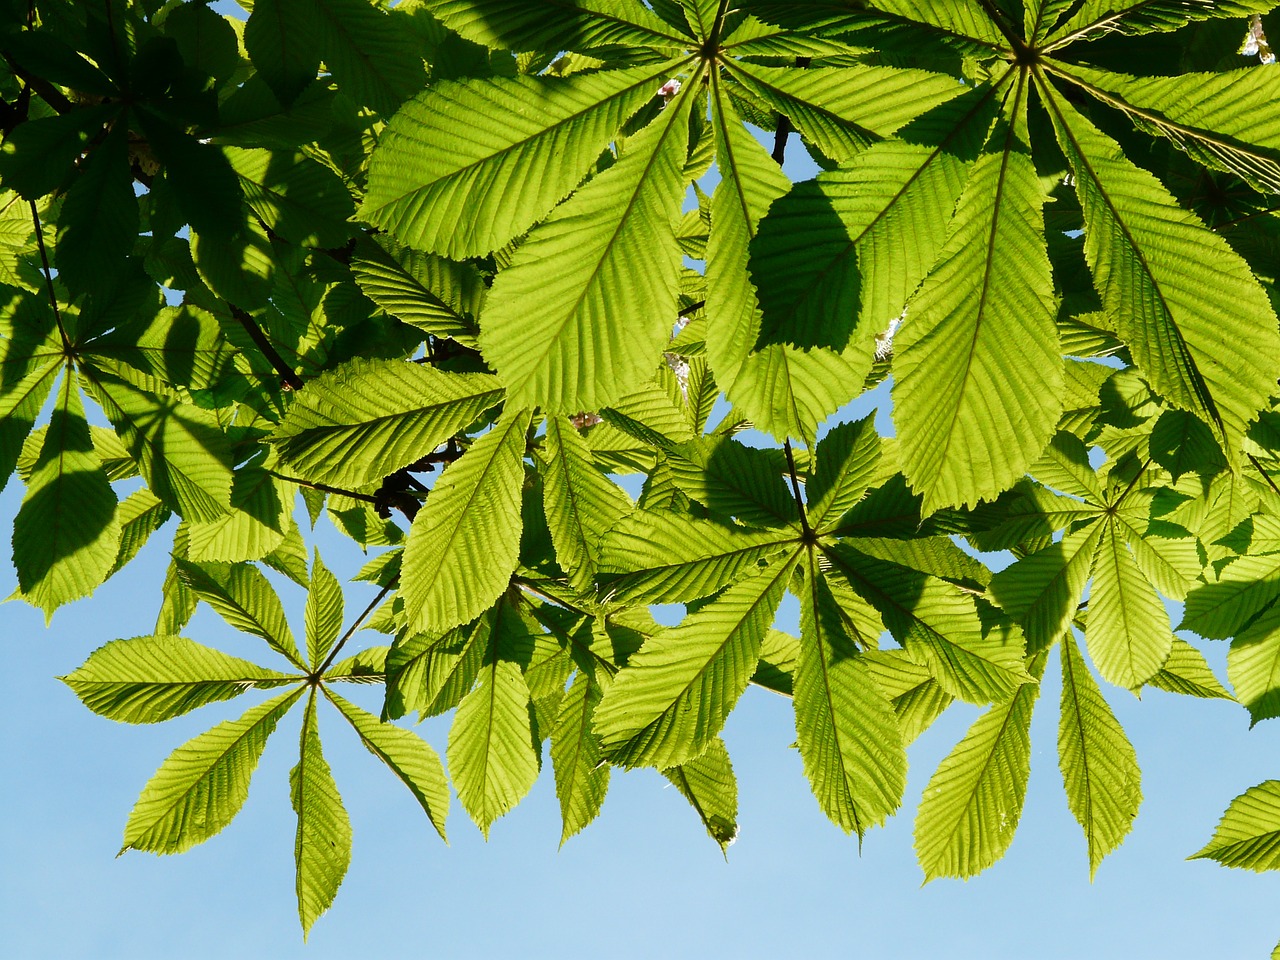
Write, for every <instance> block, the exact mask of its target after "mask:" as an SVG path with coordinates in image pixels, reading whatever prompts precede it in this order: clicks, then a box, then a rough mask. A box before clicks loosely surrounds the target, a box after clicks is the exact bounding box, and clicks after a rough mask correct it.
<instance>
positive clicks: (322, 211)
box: [224, 147, 355, 247]
mask: <svg viewBox="0 0 1280 960" xmlns="http://www.w3.org/2000/svg"><path fill="white" fill-rule="evenodd" d="M224 149H225V152H226V155H227V159H228V160H229V161H230V162H231V166H232V167H233V168H234V169H235V171H236V175H237V176H238V177H239V178H240V186H241V188H242V189H243V190H244V198H245V202H247V203H248V204H249V207H250V209H252V210H253V212H254V213H256V214H257V215H258V216H259V217H261V218H262V222H263V223H265V224H266V225H267V226H268V227H269V228H270V229H271V232H272V233H274V234H276V235H277V236H279V237H282V238H284V239H285V240H287V241H289V242H290V243H297V244H301V245H302V246H304V247H339V246H341V245H342V244H343V243H345V242H346V239H347V236H348V235H349V233H350V232H351V227H350V226H349V225H348V223H347V220H348V219H349V218H350V216H351V214H352V213H353V212H354V210H355V205H354V204H353V203H352V201H351V195H350V194H349V193H347V188H346V186H345V185H344V184H343V182H342V180H341V179H340V178H339V177H338V175H337V174H336V173H334V172H333V171H332V170H330V169H329V168H327V167H325V166H323V165H321V164H320V163H318V162H316V161H315V160H312V159H310V158H308V157H307V156H305V155H304V154H302V153H287V152H285V151H281V150H245V149H241V148H239V147H226V148H224Z"/></svg>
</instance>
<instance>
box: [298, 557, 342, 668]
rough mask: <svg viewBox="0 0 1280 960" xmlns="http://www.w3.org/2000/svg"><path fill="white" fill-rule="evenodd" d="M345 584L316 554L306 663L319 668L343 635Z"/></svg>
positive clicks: (308, 609) (309, 595)
mask: <svg viewBox="0 0 1280 960" xmlns="http://www.w3.org/2000/svg"><path fill="white" fill-rule="evenodd" d="M342 614H343V603H342V584H341V583H339V582H338V578H337V577H335V576H334V575H333V574H332V573H330V572H329V568H328V567H326V566H325V565H324V564H323V563H322V562H321V561H320V551H319V550H316V552H315V559H314V560H313V561H312V563H311V586H310V588H309V589H308V590H307V605H306V608H305V611H304V617H305V623H306V633H307V660H308V661H310V663H311V666H312V667H318V666H320V664H321V663H322V662H323V661H324V658H325V657H327V656H328V655H329V651H330V650H331V649H332V648H333V645H334V644H335V643H336V642H337V640H338V634H339V633H341V632H342Z"/></svg>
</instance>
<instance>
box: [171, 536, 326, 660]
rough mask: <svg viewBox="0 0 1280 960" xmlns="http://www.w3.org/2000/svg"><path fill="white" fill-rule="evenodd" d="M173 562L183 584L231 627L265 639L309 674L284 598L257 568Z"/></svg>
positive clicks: (247, 565) (241, 564) (182, 560)
mask: <svg viewBox="0 0 1280 960" xmlns="http://www.w3.org/2000/svg"><path fill="white" fill-rule="evenodd" d="M173 562H174V564H175V565H176V566H177V569H178V576H179V577H181V579H182V582H183V583H184V584H185V585H186V586H187V587H188V588H189V589H190V590H192V591H193V592H194V593H195V594H196V596H197V597H199V598H200V599H201V600H203V601H204V602H205V603H207V604H209V606H211V607H213V609H214V610H216V611H217V612H218V615H219V616H221V617H222V618H223V619H224V620H226V621H227V623H229V624H230V625H231V626H233V627H235V629H237V630H240V631H243V632H244V633H250V634H253V636H255V637H261V638H262V639H263V640H265V641H266V642H267V644H268V645H269V646H270V647H271V648H272V649H273V650H275V651H276V652H278V653H280V654H281V655H282V656H284V657H285V658H286V659H287V660H288V661H289V662H290V663H292V664H293V665H294V666H296V667H298V668H299V669H301V670H306V664H305V662H304V661H303V659H302V655H301V654H300V653H299V652H298V645H297V643H296V642H295V641H294V639H293V632H292V631H291V630H290V629H289V621H288V620H287V619H285V615H284V607H283V606H282V605H281V603H280V597H279V596H278V595H277V594H276V592H275V590H273V589H272V588H271V584H270V583H268V582H267V578H266V577H264V576H263V575H262V574H261V573H260V572H259V571H258V569H257V568H256V567H252V566H250V565H249V564H247V563H237V564H214V563H208V564H198V563H192V562H191V561H189V560H184V559H182V558H181V557H176V556H175V557H174V558H173Z"/></svg>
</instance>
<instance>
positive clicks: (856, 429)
mask: <svg viewBox="0 0 1280 960" xmlns="http://www.w3.org/2000/svg"><path fill="white" fill-rule="evenodd" d="M880 446H881V443H880V436H879V434H877V433H876V429H875V422H874V416H866V417H863V418H862V419H861V420H854V421H850V422H847V423H842V424H839V425H838V426H835V427H832V428H831V430H830V432H829V433H828V434H827V435H826V436H825V437H823V438H822V440H821V441H819V443H818V447H817V450H815V452H814V455H815V456H816V457H817V460H818V466H817V469H816V470H814V472H813V477H812V478H811V479H810V480H809V483H808V486H807V488H806V490H805V497H806V499H807V500H808V501H809V509H808V516H809V525H810V526H811V527H813V529H815V530H817V531H818V532H819V533H824V532H826V530H827V528H828V527H833V526H835V525H836V524H837V523H839V521H840V518H841V517H843V516H844V515H845V513H846V512H848V510H849V509H850V508H852V507H853V505H854V504H855V503H857V502H858V501H859V500H860V499H861V498H862V495H863V494H864V493H866V491H867V488H868V487H870V486H871V485H872V484H873V483H875V482H876V480H878V479H879V464H880Z"/></svg>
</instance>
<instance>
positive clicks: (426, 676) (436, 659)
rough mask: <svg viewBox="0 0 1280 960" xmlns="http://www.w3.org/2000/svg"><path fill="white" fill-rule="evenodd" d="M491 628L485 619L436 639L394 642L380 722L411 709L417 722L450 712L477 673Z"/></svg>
mask: <svg viewBox="0 0 1280 960" xmlns="http://www.w3.org/2000/svg"><path fill="white" fill-rule="evenodd" d="M491 628H492V620H491V619H490V618H489V617H488V616H487V615H486V616H485V617H481V618H480V619H479V620H478V621H477V622H476V623H474V624H468V625H467V626H463V627H455V628H454V629H452V630H449V631H447V632H445V633H444V634H441V635H440V636H435V635H433V634H429V633H416V634H410V635H409V636H407V637H403V638H398V639H397V640H396V642H395V643H394V644H393V645H392V647H391V650H390V652H389V653H388V654H387V667H386V669H387V696H386V704H385V706H384V707H383V718H384V719H394V718H399V717H403V716H404V715H405V714H407V713H410V712H412V711H415V710H416V711H417V712H418V715H419V717H422V718H425V717H434V716H438V715H439V714H442V713H444V712H445V711H447V710H452V709H453V708H454V707H456V706H457V705H458V704H459V702H461V700H462V698H463V697H464V696H466V694H467V691H469V690H470V689H471V687H472V685H473V684H474V683H475V682H476V677H477V676H478V675H479V673H480V667H481V666H482V664H483V663H484V651H485V645H486V643H487V642H488V636H489V630H490V629H491Z"/></svg>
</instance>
